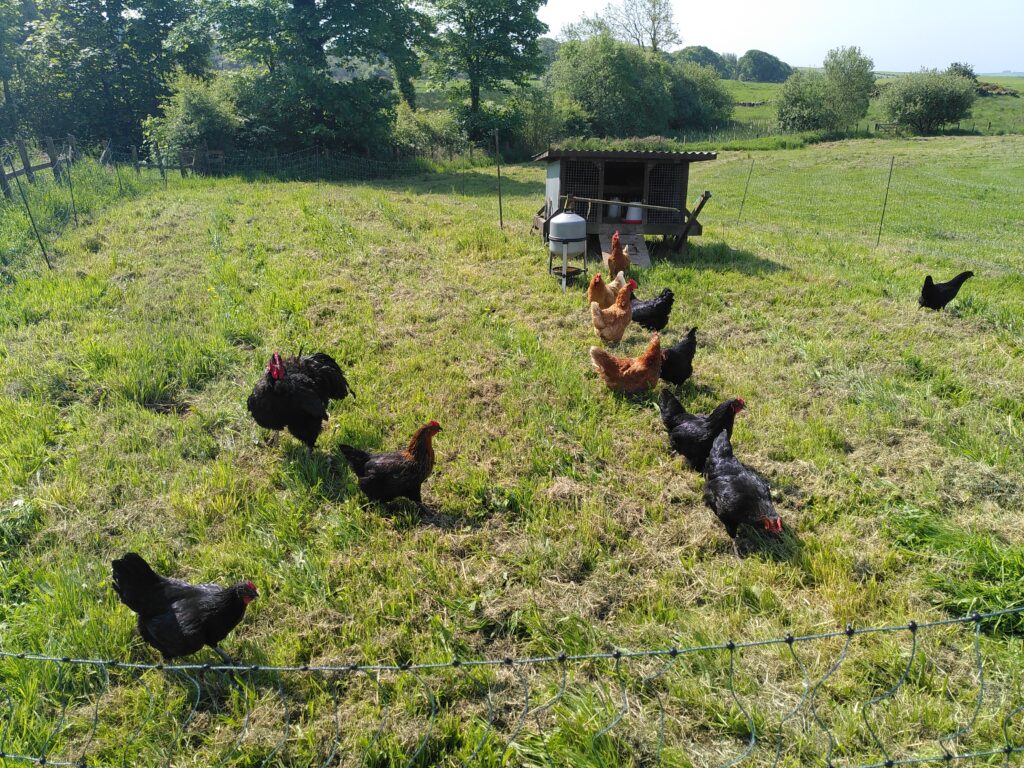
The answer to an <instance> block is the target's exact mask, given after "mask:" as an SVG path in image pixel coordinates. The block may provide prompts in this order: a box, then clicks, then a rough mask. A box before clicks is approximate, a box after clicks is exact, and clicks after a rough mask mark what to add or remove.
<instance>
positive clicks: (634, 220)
mask: <svg viewBox="0 0 1024 768" xmlns="http://www.w3.org/2000/svg"><path fill="white" fill-rule="evenodd" d="M643 220H644V213H643V209H642V208H641V207H640V204H639V203H630V205H629V207H628V208H627V209H626V218H624V219H623V220H622V223H623V224H642V223H643Z"/></svg>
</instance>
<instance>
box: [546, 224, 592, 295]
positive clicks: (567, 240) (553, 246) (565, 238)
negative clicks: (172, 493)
mask: <svg viewBox="0 0 1024 768" xmlns="http://www.w3.org/2000/svg"><path fill="white" fill-rule="evenodd" d="M558 253H561V254H562V269H561V272H560V276H561V278H562V290H563V291H564V290H565V288H566V283H567V282H568V280H569V277H570V275H571V276H572V277H576V276H577V275H579V274H580V272H581V271H585V270H586V268H587V220H586V219H584V218H583V217H582V216H579V215H577V214H575V213H572V212H570V211H563V212H562V213H559V214H558V215H557V216H553V217H552V218H551V221H550V224H549V229H548V273H549V274H554V273H553V271H552V261H553V259H554V257H555V256H556V255H557V254H558ZM581 254H582V256H583V270H580V269H579V268H578V267H572V268H570V267H569V256H570V255H571V256H579V255H581ZM570 270H571V271H570Z"/></svg>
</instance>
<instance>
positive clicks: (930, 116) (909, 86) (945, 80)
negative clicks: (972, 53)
mask: <svg viewBox="0 0 1024 768" xmlns="http://www.w3.org/2000/svg"><path fill="white" fill-rule="evenodd" d="M976 96H977V93H976V91H975V87H974V83H972V82H971V81H970V80H968V79H967V78H966V77H960V76H959V75H949V74H944V73H939V72H937V71H936V70H925V71H922V72H918V73H915V74H911V75H901V76H900V77H897V78H895V79H894V80H893V81H892V82H890V83H888V84H887V85H886V86H885V90H884V91H883V92H882V110H883V111H884V112H885V114H886V116H887V117H888V119H889V120H891V121H892V122H894V123H900V124H903V125H909V126H910V127H912V128H913V129H914V130H916V131H917V132H918V133H933V132H935V131H937V130H938V129H939V128H941V127H942V126H943V125H946V124H948V123H955V122H958V121H960V120H963V119H965V118H967V117H970V116H971V107H972V106H973V105H974V99H975V98H976Z"/></svg>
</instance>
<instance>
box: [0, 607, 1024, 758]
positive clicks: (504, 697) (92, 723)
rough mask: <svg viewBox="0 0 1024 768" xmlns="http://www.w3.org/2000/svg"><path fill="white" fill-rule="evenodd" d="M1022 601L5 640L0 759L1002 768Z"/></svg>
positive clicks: (1016, 698) (0, 662)
mask: <svg viewBox="0 0 1024 768" xmlns="http://www.w3.org/2000/svg"><path fill="white" fill-rule="evenodd" d="M1022 612H1024V607H1019V608H1012V609H1007V610H1003V611H996V612H991V613H985V614H978V613H975V614H972V615H970V616H966V617H959V618H949V619H943V620H937V621H930V622H922V623H915V622H908V623H907V624H904V625H890V626H878V627H868V628H857V627H853V626H850V627H847V628H846V629H843V630H838V631H832V632H825V633H817V634H804V635H790V636H786V637H775V638H770V639H764V640H753V641H749V642H732V641H728V642H717V643H707V644H696V645H688V646H684V645H679V646H670V647H661V648H655V649H651V650H639V651H638V650H626V649H615V648H612V649H608V650H605V651H600V652H588V653H568V652H560V653H552V654H546V655H539V656H513V655H510V656H501V657H492V658H476V659H459V658H448V659H444V660H439V661H430V660H427V661H412V660H410V661H407V662H404V663H377V664H374V663H370V664H366V663H353V664H338V663H333V664H302V665H261V664H253V665H242V666H226V665H223V664H208V663H183V664H147V663H139V662H125V661H114V660H107V659H97V658H75V657H70V656H52V655H43V654H35V653H16V652H11V651H0V760H5V761H8V762H9V763H22V764H23V763H34V764H37V765H58V766H117V765H121V766H123V765H133V766H134V765H145V766H148V765H168V766H169V765H173V764H185V763H189V764H205V765H221V766H227V765H266V766H270V765H319V766H324V767H326V766H330V765H365V764H369V765H407V766H414V765H438V764H445V765H508V764H513V765H533V764H543V763H547V764H552V765H559V764H572V763H573V762H574V760H573V759H572V758H571V757H570V755H571V754H573V751H572V750H573V748H574V745H575V748H576V749H580V748H584V747H585V748H587V749H589V750H592V751H595V752H596V753H599V754H604V755H606V756H607V760H606V762H605V764H615V765H618V764H635V765H720V766H722V767H723V768H725V767H726V766H729V767H731V766H736V765H741V764H742V765H770V766H779V765H798V764H799V765H822V766H845V767H852V766H862V767H863V768H881V767H882V766H896V765H925V764H951V763H953V762H956V763H960V764H965V763H974V764H985V765H995V764H999V765H1006V766H1008V765H1011V764H1017V761H1018V758H1019V756H1020V755H1021V753H1022V752H1024V732H1022V725H1024V724H1022V723H1021V722H1020V720H1021V713H1022V711H1024V698H1022V696H1021V692H1020V689H1019V686H1020V681H1019V680H1015V679H1014V678H1013V676H1012V675H1007V674H1006V670H1001V669H999V668H998V667H997V666H996V665H994V664H988V665H987V664H986V661H985V653H984V650H985V647H986V645H987V642H986V641H987V640H988V638H987V636H986V633H987V632H988V631H989V630H998V629H999V626H1000V624H1001V623H1002V622H1003V621H1005V620H1007V619H1008V618H1011V617H1014V616H1017V615H1018V614H1020V613H1022ZM1018 650H1019V649H1018ZM858 695H859V696H858ZM922 703H923V706H922Z"/></svg>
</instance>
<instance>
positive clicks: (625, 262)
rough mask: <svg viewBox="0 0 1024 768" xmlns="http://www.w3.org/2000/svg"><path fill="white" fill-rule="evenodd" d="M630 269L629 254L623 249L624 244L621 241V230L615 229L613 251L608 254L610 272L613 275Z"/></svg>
mask: <svg viewBox="0 0 1024 768" xmlns="http://www.w3.org/2000/svg"><path fill="white" fill-rule="evenodd" d="M628 271H629V256H627V255H626V252H625V251H624V250H623V249H622V244H621V243H620V242H619V231H618V230H615V233H614V234H613V235H612V252H611V255H610V256H608V272H609V274H612V275H617V274H618V273H619V272H628Z"/></svg>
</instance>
